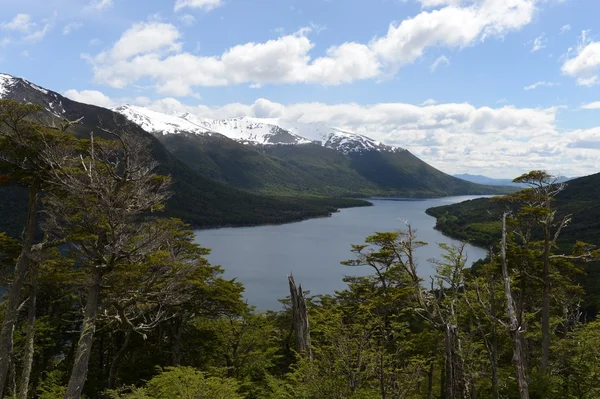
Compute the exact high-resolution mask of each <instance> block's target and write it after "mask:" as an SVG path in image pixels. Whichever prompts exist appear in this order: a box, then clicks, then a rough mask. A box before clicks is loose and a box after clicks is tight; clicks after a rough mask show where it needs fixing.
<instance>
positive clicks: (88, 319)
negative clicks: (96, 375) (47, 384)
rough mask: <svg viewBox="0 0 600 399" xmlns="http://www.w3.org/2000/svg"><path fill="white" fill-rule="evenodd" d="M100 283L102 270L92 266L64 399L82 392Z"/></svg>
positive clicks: (77, 398)
mask: <svg viewBox="0 0 600 399" xmlns="http://www.w3.org/2000/svg"><path fill="white" fill-rule="evenodd" d="M101 283H102V268H101V267H100V266H94V267H93V269H92V279H91V282H90V287H89V290H88V297H87V301H86V304H85V315H84V318H83V325H82V326H81V334H80V336H79V342H77V351H76V352H75V363H74V364H73V369H72V371H71V377H70V379H69V385H67V392H66V393H65V396H64V399H79V398H80V397H81V392H82V391H83V385H84V384H85V380H86V378H87V373H88V366H89V361H90V355H91V353H92V343H93V340H94V332H95V331H96V316H97V315H98V302H99V298H100V288H101Z"/></svg>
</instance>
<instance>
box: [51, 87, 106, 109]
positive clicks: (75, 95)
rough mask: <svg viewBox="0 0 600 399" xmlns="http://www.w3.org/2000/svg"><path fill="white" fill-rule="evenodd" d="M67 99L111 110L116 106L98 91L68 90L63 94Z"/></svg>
mask: <svg viewBox="0 0 600 399" xmlns="http://www.w3.org/2000/svg"><path fill="white" fill-rule="evenodd" d="M63 94H64V96H65V97H67V98H70V99H71V100H73V101H77V102H80V103H84V104H92V105H97V106H99V107H104V108H111V107H114V106H115V105H116V104H115V102H113V100H111V99H110V97H108V96H107V95H105V94H104V93H102V92H100V91H97V90H82V91H78V90H75V89H71V90H67V91H66V92H64V93H63Z"/></svg>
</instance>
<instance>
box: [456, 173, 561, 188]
mask: <svg viewBox="0 0 600 399" xmlns="http://www.w3.org/2000/svg"><path fill="white" fill-rule="evenodd" d="M454 177H458V178H459V179H463V180H466V181H470V182H472V183H477V184H485V185H488V186H512V187H526V186H527V185H526V184H520V183H513V179H494V178H493V177H487V176H482V175H471V174H468V173H462V174H458V175H454ZM515 177H516V176H515ZM572 179H573V178H572V177H564V176H561V177H559V179H558V182H560V183H563V182H567V181H569V180H572Z"/></svg>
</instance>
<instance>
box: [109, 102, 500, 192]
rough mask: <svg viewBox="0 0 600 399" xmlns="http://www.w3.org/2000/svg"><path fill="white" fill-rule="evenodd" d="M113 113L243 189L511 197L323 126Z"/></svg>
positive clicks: (128, 109) (127, 109)
mask: <svg viewBox="0 0 600 399" xmlns="http://www.w3.org/2000/svg"><path fill="white" fill-rule="evenodd" d="M116 111H118V112H120V113H122V114H123V115H125V116H126V117H127V118H128V119H129V120H130V121H132V122H134V123H138V124H140V125H141V126H142V127H144V128H145V129H147V130H148V131H150V132H151V133H153V134H154V135H155V136H156V137H157V138H158V139H159V140H160V141H161V142H162V143H163V144H165V146H166V147H167V148H168V149H169V151H171V153H173V154H174V155H175V156H176V157H178V158H179V159H181V160H182V161H184V162H185V163H186V164H187V165H188V166H190V167H191V168H192V169H194V170H196V171H198V172H199V173H202V174H204V175H205V176H208V177H210V178H214V179H217V180H220V181H222V182H225V183H227V184H229V185H232V186H234V187H237V188H243V189H246V190H252V191H257V192H262V193H277V194H286V195H288V194H290V195H298V194H304V195H305V194H310V195H327V196H340V195H342V196H374V195H375V196H410V197H415V196H421V197H423V196H443V195H455V194H456V195H458V194H490V193H492V194H496V193H501V192H506V189H500V188H494V187H485V186H480V185H477V184H473V183H469V182H466V181H464V180H461V179H457V178H454V177H452V176H449V175H447V174H445V173H443V172H441V171H439V170H437V169H435V168H433V167H431V166H430V165H428V164H426V163H425V162H423V161H421V160H420V159H418V158H417V157H415V156H414V155H412V154H411V153H410V152H409V151H407V150H405V149H402V148H397V147H391V146H386V145H384V144H382V143H380V142H377V141H375V140H372V139H370V138H368V137H366V136H362V135H357V134H354V133H350V132H345V131H342V130H340V129H336V128H330V127H326V126H323V125H320V124H295V125H294V126H292V125H290V124H286V123H283V122H281V121H277V120H274V119H258V118H234V119H225V120H210V119H205V118H200V117H197V116H194V115H190V114H183V115H165V114H160V113H157V112H154V111H151V110H148V109H145V108H142V107H135V106H123V107H119V108H117V109H116ZM277 124H280V125H282V126H285V128H283V127H281V126H279V125H277Z"/></svg>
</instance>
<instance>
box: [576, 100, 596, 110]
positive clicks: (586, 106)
mask: <svg viewBox="0 0 600 399" xmlns="http://www.w3.org/2000/svg"><path fill="white" fill-rule="evenodd" d="M579 108H581V109H600V101H594V102H592V103H588V104H583V105H582V106H581V107H579Z"/></svg>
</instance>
